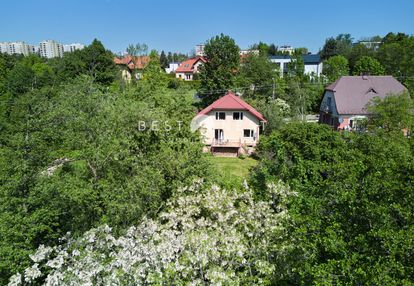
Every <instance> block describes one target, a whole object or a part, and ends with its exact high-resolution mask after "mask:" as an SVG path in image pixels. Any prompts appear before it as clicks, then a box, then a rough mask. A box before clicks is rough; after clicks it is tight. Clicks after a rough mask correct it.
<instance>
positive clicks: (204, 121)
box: [192, 91, 267, 156]
mask: <svg viewBox="0 0 414 286" xmlns="http://www.w3.org/2000/svg"><path fill="white" fill-rule="evenodd" d="M266 122H267V121H266V119H265V118H264V116H263V115H262V114H261V113H260V112H258V111H257V110H256V109H254V108H253V107H252V106H251V105H249V104H248V103H246V102H245V101H244V100H242V99H241V98H240V97H239V96H237V95H235V94H234V93H233V92H231V91H229V92H228V93H227V94H226V95H224V96H223V97H221V98H219V99H218V100H216V101H215V102H213V103H212V104H211V105H209V106H207V107H206V108H204V109H203V110H201V111H200V112H199V113H198V114H197V116H196V117H195V118H194V119H193V121H192V128H193V129H196V130H197V129H198V130H200V133H201V135H202V136H203V141H204V144H205V145H206V150H208V151H211V152H212V153H213V154H221V155H231V156H237V155H240V154H250V153H252V152H253V151H254V148H255V146H256V145H257V143H258V142H259V136H260V132H261V130H262V128H263V125H264V124H265V123H266Z"/></svg>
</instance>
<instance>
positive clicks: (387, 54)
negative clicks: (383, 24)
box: [377, 34, 414, 96]
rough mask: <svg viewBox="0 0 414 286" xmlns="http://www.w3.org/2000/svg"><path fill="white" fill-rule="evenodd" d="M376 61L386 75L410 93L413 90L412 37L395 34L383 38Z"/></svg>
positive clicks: (413, 39)
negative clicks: (392, 77) (405, 87)
mask: <svg viewBox="0 0 414 286" xmlns="http://www.w3.org/2000/svg"><path fill="white" fill-rule="evenodd" d="M377 59H378V60H379V61H380V63H381V64H382V65H383V66H384V68H385V72H386V74H390V75H393V76H394V77H396V78H397V79H398V80H400V81H401V82H402V83H403V84H404V85H405V86H407V87H408V90H409V91H410V93H411V96H412V94H413V93H412V91H413V90H414V36H409V37H408V36H407V35H405V34H401V35H399V34H397V35H394V36H389V37H388V38H387V36H386V37H385V38H384V41H383V44H382V45H381V46H380V48H379V50H378V54H377Z"/></svg>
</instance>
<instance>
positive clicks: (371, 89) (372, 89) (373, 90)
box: [365, 87, 378, 94]
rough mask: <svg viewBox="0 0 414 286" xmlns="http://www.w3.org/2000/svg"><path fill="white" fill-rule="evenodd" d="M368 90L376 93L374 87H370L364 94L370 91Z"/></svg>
mask: <svg viewBox="0 0 414 286" xmlns="http://www.w3.org/2000/svg"><path fill="white" fill-rule="evenodd" d="M370 92H373V93H378V92H377V91H376V90H375V89H374V88H372V87H371V88H370V89H368V91H367V92H366V93H365V94H367V93H370Z"/></svg>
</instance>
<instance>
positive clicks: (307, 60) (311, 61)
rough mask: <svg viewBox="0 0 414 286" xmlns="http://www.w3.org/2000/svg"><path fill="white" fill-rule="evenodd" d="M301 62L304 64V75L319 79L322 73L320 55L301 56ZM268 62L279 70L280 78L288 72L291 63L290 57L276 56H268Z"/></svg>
mask: <svg viewBox="0 0 414 286" xmlns="http://www.w3.org/2000/svg"><path fill="white" fill-rule="evenodd" d="M302 59H303V62H304V64H305V71H304V72H305V74H307V75H310V76H312V75H313V76H317V77H319V76H320V75H321V73H322V66H323V64H322V60H321V57H320V55H318V54H308V55H303V56H302ZM269 60H270V61H271V62H272V63H275V64H276V66H277V67H278V68H279V71H280V76H283V75H284V74H286V73H287V72H288V70H289V63H290V62H291V61H292V57H291V56H290V55H276V56H270V57H269Z"/></svg>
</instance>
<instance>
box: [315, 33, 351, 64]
mask: <svg viewBox="0 0 414 286" xmlns="http://www.w3.org/2000/svg"><path fill="white" fill-rule="evenodd" d="M352 40H353V39H352V37H351V35H350V34H339V35H338V36H337V37H336V38H332V37H331V38H328V39H327V40H326V41H325V45H324V46H323V48H322V51H321V52H320V54H321V57H322V59H328V58H330V57H333V56H337V55H342V56H345V57H348V55H349V53H350V52H351V49H352Z"/></svg>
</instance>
